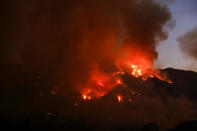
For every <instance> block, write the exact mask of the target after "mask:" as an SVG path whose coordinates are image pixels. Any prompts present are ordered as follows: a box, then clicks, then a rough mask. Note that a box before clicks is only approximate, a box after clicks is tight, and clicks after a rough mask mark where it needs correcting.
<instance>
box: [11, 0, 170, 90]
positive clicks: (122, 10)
mask: <svg viewBox="0 0 197 131" xmlns="http://www.w3.org/2000/svg"><path fill="white" fill-rule="evenodd" d="M15 4H16V6H14V8H13V10H11V13H13V12H14V14H13V18H12V19H13V20H14V22H13V23H15V24H14V28H12V29H11V32H12V34H9V35H10V36H9V38H11V40H12V43H13V44H15V45H16V49H15V50H14V49H12V50H11V52H12V53H13V54H14V55H13V57H11V58H12V62H14V63H17V65H20V67H22V68H23V70H25V71H28V72H37V73H44V74H47V75H50V76H52V77H53V78H52V79H55V80H54V81H57V80H60V79H61V80H62V81H64V82H65V83H66V84H67V85H69V86H70V87H78V86H79V85H81V83H84V84H85V83H86V82H87V79H88V76H89V75H90V73H91V72H92V70H94V69H95V68H98V70H99V71H103V72H109V71H111V70H112V69H113V68H115V67H114V66H115V65H117V63H119V62H120V61H121V60H122V59H131V60H135V61H136V59H138V60H137V61H136V62H138V63H140V62H141V61H140V59H139V58H140V57H141V58H143V59H144V60H145V61H146V64H147V65H148V66H152V63H153V60H154V59H156V58H157V52H156V51H155V46H156V45H157V43H158V42H159V41H161V40H164V39H166V38H167V33H166V32H165V31H164V30H163V26H164V25H165V24H166V23H167V22H168V21H169V20H170V18H171V15H170V12H169V10H168V8H167V7H165V6H161V5H160V4H158V3H156V2H155V1H153V0H149V1H146V0H124V1H121V0H115V1H114V0H113V1H112V0H108V1H106V0H93V1H92V0H85V1H83V2H82V1H80V0H74V1H73V0H72V1H71V0H67V1H64V0H60V1H58V2H57V1H54V0H50V1H19V2H17V3H15ZM12 11H13V12H12ZM12 53H11V54H12ZM77 84H79V85H77Z"/></svg>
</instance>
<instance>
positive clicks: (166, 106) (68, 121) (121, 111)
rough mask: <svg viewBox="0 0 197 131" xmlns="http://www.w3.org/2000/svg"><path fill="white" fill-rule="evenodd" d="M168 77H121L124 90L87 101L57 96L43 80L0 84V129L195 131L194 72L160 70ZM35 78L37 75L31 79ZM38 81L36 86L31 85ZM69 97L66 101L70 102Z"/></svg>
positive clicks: (196, 86)
mask: <svg viewBox="0 0 197 131" xmlns="http://www.w3.org/2000/svg"><path fill="white" fill-rule="evenodd" d="M161 71H163V72H165V73H167V75H168V77H169V78H170V79H171V80H172V81H173V84H169V83H167V82H164V81H160V80H158V79H149V80H147V81H146V82H142V81H140V80H138V79H133V78H131V77H129V76H123V79H124V80H125V82H126V83H127V85H128V88H119V87H116V88H114V89H113V90H112V91H111V92H110V93H109V94H108V95H106V96H104V97H103V98H102V99H100V100H98V101H93V102H87V103H83V102H82V103H81V104H80V103H78V104H79V105H77V106H76V105H75V106H73V103H72V102H71V103H69V102H67V101H64V100H62V99H63V97H62V96H61V94H60V93H57V94H55V95H54V94H53V93H52V94H51V92H50V91H48V90H46V88H47V89H50V84H48V80H47V79H44V80H40V78H39V80H38V81H36V80H33V81H29V82H23V83H22V84H23V85H21V83H20V81H19V85H17V86H16V85H15V84H9V83H8V84H6V86H5V84H4V85H1V88H0V101H1V108H0V128H2V129H3V128H6V129H13V130H14V129H18V130H56V131H58V130H60V131H61V130H99V131H100V130H137V131H141V130H160V129H170V130H181V129H184V130H191V129H194V128H195V129H196V130H197V121H195V120H197V117H196V114H197V107H196V106H197V73H195V72H192V71H183V70H176V69H171V68H168V69H164V70H161ZM36 79H37V78H36ZM38 82H39V85H37V84H36V83H38ZM131 90H134V91H135V92H136V94H137V95H136V96H134V95H132V96H131V98H132V101H131V102H129V101H127V100H126V99H125V101H124V102H123V103H117V101H116V100H114V94H117V93H121V94H124V96H125V98H126V97H128V98H130V95H128V92H129V91H131ZM70 101H72V100H70Z"/></svg>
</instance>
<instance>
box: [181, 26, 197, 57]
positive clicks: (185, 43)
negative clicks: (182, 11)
mask: <svg viewBox="0 0 197 131" xmlns="http://www.w3.org/2000/svg"><path fill="white" fill-rule="evenodd" d="M178 41H179V43H180V48H181V50H182V51H183V52H184V53H186V54H187V55H188V56H190V57H192V58H194V59H196V60H197V28H194V29H192V30H191V31H189V32H188V33H186V34H185V35H183V36H181V37H180V38H179V39H178Z"/></svg>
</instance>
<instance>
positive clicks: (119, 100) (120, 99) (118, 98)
mask: <svg viewBox="0 0 197 131" xmlns="http://www.w3.org/2000/svg"><path fill="white" fill-rule="evenodd" d="M117 100H118V102H119V103H121V102H122V96H121V95H117Z"/></svg>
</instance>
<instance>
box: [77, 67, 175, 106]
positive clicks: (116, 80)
mask: <svg viewBox="0 0 197 131" xmlns="http://www.w3.org/2000/svg"><path fill="white" fill-rule="evenodd" d="M125 72H127V73H128V74H130V75H131V76H132V77H135V78H138V79H142V80H143V81H146V80H147V79H148V78H157V79H160V80H162V81H166V82H168V83H170V84H171V83H172V81H170V80H169V79H167V77H166V76H165V75H162V74H161V73H160V72H159V71H158V70H155V69H152V68H147V67H146V66H142V65H136V64H127V66H124V67H123V68H119V70H118V71H115V72H112V73H108V74H107V73H104V72H100V71H99V70H98V69H95V70H94V71H93V73H92V74H91V75H92V76H90V80H89V82H88V83H87V85H86V86H87V88H85V89H84V90H82V91H81V93H82V98H83V100H92V99H94V98H100V97H102V96H104V95H106V94H107V93H108V92H109V91H110V90H111V89H113V88H114V87H116V86H117V85H120V87H127V85H126V84H125V83H124V82H123V81H122V79H121V76H123V75H125ZM134 94H135V92H134V91H131V95H134ZM138 96H141V94H138ZM116 98H117V100H118V102H119V103H121V102H122V98H123V96H122V95H117V96H116ZM129 99H130V98H129Z"/></svg>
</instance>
